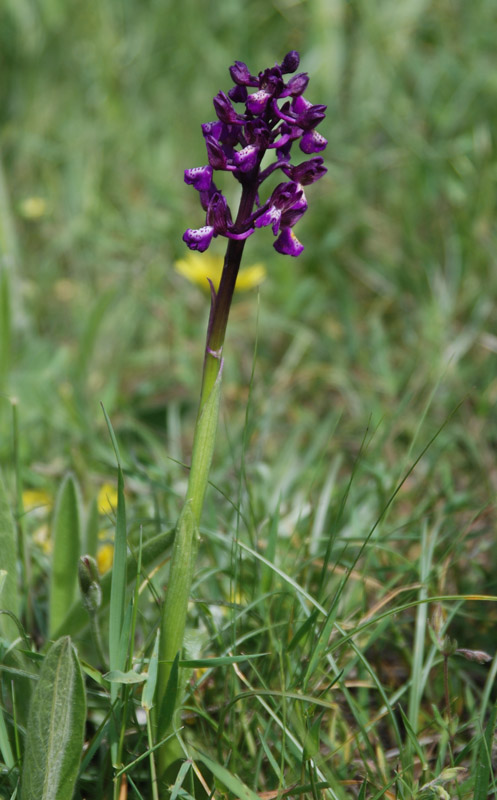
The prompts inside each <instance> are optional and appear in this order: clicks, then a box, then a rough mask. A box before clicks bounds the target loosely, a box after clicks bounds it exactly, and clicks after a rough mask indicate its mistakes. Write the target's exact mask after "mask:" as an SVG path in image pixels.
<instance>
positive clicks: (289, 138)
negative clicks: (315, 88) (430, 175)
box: [183, 50, 328, 256]
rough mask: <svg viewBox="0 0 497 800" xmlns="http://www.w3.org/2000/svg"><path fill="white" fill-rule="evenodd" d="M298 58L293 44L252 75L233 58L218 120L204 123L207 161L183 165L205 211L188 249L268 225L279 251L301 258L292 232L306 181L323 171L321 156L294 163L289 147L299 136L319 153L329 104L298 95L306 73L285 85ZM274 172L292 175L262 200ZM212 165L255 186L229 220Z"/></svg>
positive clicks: (218, 99) (187, 238)
mask: <svg viewBox="0 0 497 800" xmlns="http://www.w3.org/2000/svg"><path fill="white" fill-rule="evenodd" d="M299 62H300V57H299V54H298V53H297V52H296V51H295V50H292V51H291V52H290V53H287V55H286V56H285V58H284V59H283V61H282V62H281V64H275V66H274V67H270V68H269V69H266V70H264V71H263V72H259V74H258V75H257V76H254V75H252V74H251V73H250V72H249V69H248V67H247V65H246V64H244V63H243V62H242V61H235V63H234V65H233V66H232V67H230V75H231V77H232V79H233V81H234V84H235V85H234V87H233V88H232V89H230V91H229V92H228V94H225V93H224V92H218V94H217V95H216V96H215V98H214V109H215V111H216V115H217V120H216V121H215V122H207V123H204V124H203V125H202V133H203V136H204V140H205V146H206V149H207V157H208V162H209V163H208V165H207V166H203V167H193V168H192V169H187V170H185V182H186V183H188V184H190V185H191V186H193V187H194V188H195V189H197V191H198V192H199V195H200V202H201V204H202V208H203V209H204V211H205V212H206V217H205V225H204V226H203V227H201V228H198V229H192V228H188V230H187V231H185V233H184V235H183V241H184V242H186V244H187V245H188V247H189V248H190V249H191V250H198V251H200V252H203V251H204V250H207V248H208V247H209V245H210V243H211V241H212V239H213V238H214V237H216V236H225V237H227V238H228V239H238V240H244V239H246V238H247V237H249V236H250V235H251V234H252V233H254V231H255V230H256V228H261V227H265V226H271V228H272V230H273V233H274V235H275V236H277V239H276V241H275V243H274V247H275V249H276V250H277V251H278V252H279V253H283V254H284V255H291V256H298V255H300V253H301V252H302V250H303V249H304V247H303V245H302V244H301V243H300V242H299V240H298V239H297V237H296V236H295V234H294V232H293V230H292V228H293V226H294V225H295V223H296V222H297V221H298V220H299V219H300V218H301V217H302V216H303V214H304V212H305V211H306V209H307V201H306V197H305V193H304V188H303V187H304V186H308V185H309V184H311V183H314V182H315V181H317V180H318V179H319V178H321V177H322V176H323V175H324V174H325V172H326V171H327V170H326V167H325V166H324V164H323V159H322V158H321V157H320V156H317V157H316V156H314V157H313V158H310V159H308V160H307V161H303V162H301V163H300V164H292V163H291V162H290V152H291V148H292V145H293V143H294V142H297V141H298V142H299V147H300V149H301V151H302V152H303V153H305V154H306V155H311V154H314V153H319V152H321V151H322V150H324V149H325V147H326V145H327V144H328V142H327V141H326V139H325V138H324V136H322V135H321V134H320V133H318V132H317V131H316V127H317V125H318V124H319V123H320V122H321V121H322V120H323V119H324V117H325V110H326V106H323V105H313V104H312V103H310V102H309V101H308V100H306V99H305V97H304V96H303V93H304V91H305V90H306V88H307V85H308V83H309V78H308V75H307V74H306V73H305V72H302V73H299V74H297V75H293V77H291V78H290V79H289V80H288V81H287V82H286V83H285V81H284V79H283V76H284V75H286V74H288V73H294V72H296V70H297V69H298V66H299ZM249 89H254V90H255V91H252V92H250V91H249ZM234 104H238V105H243V106H244V109H242V111H238V110H237V109H236V108H235V105H234ZM267 151H274V155H275V159H274V161H272V162H271V163H270V164H269V166H267V167H265V168H264V169H263V170H261V163H262V159H263V158H264V155H265V154H266V152H267ZM276 170H281V171H282V172H283V174H284V175H285V176H286V177H287V178H288V179H289V180H288V181H287V182H284V183H280V184H279V185H278V186H277V187H276V188H275V189H274V191H273V192H272V193H271V195H270V197H269V198H268V199H267V200H266V201H265V202H264V203H261V202H260V199H259V188H260V186H261V184H262V183H263V182H264V181H265V180H266V179H267V178H268V177H269V176H270V175H272V174H273V172H275V171H276ZM214 171H223V172H231V173H232V174H233V176H234V177H235V178H236V180H237V181H239V183H241V184H242V187H244V188H247V187H249V186H251V187H253V188H254V189H255V191H256V199H255V206H256V209H255V211H254V210H253V208H251V209H243V211H241V212H239V213H238V215H237V218H236V219H235V220H233V218H232V215H231V211H230V208H229V206H228V203H227V201H226V198H225V197H224V195H223V194H222V192H221V191H220V190H219V189H218V187H217V186H216V184H215V183H214V180H213V173H214Z"/></svg>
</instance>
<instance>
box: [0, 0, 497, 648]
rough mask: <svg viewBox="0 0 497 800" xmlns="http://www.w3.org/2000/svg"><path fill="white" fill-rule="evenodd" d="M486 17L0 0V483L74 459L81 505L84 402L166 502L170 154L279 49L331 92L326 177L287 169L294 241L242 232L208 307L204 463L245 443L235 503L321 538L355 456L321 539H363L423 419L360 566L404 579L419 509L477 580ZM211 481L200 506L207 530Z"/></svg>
mask: <svg viewBox="0 0 497 800" xmlns="http://www.w3.org/2000/svg"><path fill="white" fill-rule="evenodd" d="M495 30H496V11H495V4H494V2H493V0H474V2H472V3H468V2H467V1H466V0H431V2H430V1H429V0H403V1H402V2H401V3H399V2H398V0H377V2H374V3H371V2H369V0H350V1H349V2H346V0H307V2H299V0H273V2H268V0H245V2H242V0H224V2H222V3H213V2H207V0H183V2H181V3H179V2H174V1H173V0H97V1H96V2H93V3H81V2H79V0H4V2H3V3H2V4H1V7H0V157H1V169H2V172H1V173H0V179H1V182H0V247H1V253H0V256H1V267H2V275H3V284H2V285H3V290H2V291H3V295H2V297H3V307H2V324H1V326H0V330H1V337H2V341H1V348H0V352H1V354H2V364H1V369H0V375H1V381H2V387H1V391H2V398H1V399H0V403H1V406H2V407H1V412H0V419H1V422H0V424H1V433H2V438H1V441H0V457H1V461H2V464H3V465H4V466H5V468H6V476H7V480H8V482H10V485H12V452H13V448H12V434H11V409H10V405H9V398H13V397H15V398H17V403H18V405H17V408H18V413H19V425H20V438H19V443H20V458H21V465H22V470H23V481H24V485H25V486H26V487H29V488H33V489H36V488H39V487H42V488H50V487H52V489H53V488H54V487H55V485H56V484H57V483H58V482H60V478H61V476H62V475H63V474H64V473H65V471H66V470H67V469H72V470H73V471H74V472H75V473H76V474H77V476H78V479H79V481H80V484H81V486H82V488H83V493H84V496H85V499H86V500H88V501H89V499H90V498H91V497H93V496H95V495H96V493H97V490H98V488H99V487H100V486H101V484H102V482H103V481H104V480H108V479H109V478H112V476H113V468H114V458H113V454H112V450H111V446H110V442H109V440H108V436H107V433H106V429H105V422H104V419H103V415H102V412H101V410H100V403H103V404H104V405H105V408H106V410H107V412H108V414H109V416H110V417H111V419H112V421H113V424H114V427H115V430H116V433H117V435H118V437H119V440H120V442H121V443H122V446H123V448H124V452H125V454H126V455H125V457H126V459H127V468H128V475H129V476H130V480H129V486H130V487H131V489H132V490H133V491H134V492H135V493H136V495H137V496H140V493H142V494H144V495H146V496H147V498H148V493H152V494H154V492H155V491H156V490H157V492H156V494H154V498H155V500H154V502H156V505H157V504H158V506H159V507H160V509H161V512H160V513H161V514H162V515H163V516H164V517H165V518H166V519H168V520H169V519H170V520H174V519H175V516H176V513H177V510H178V507H179V501H178V500H177V499H176V493H179V495H181V491H182V487H183V484H184V478H185V475H184V471H183V470H182V468H181V467H180V466H179V465H178V463H177V462H178V461H180V462H186V463H187V462H188V459H189V447H190V445H191V433H192V430H193V422H194V418H195V413H196V406H197V398H198V392H199V379H200V369H201V362H202V344H203V341H204V336H205V323H206V319H207V313H208V307H207V302H208V301H207V297H206V294H205V293H204V292H202V290H201V289H200V288H198V287H197V286H195V285H192V284H189V283H188V282H187V281H186V280H185V278H184V277H182V276H181V275H179V274H178V273H177V272H175V269H174V263H175V261H176V260H177V259H178V258H181V257H183V256H184V255H185V247H184V244H183V242H182V241H181V236H182V233H183V231H184V229H185V228H186V227H190V226H192V227H198V226H199V225H201V224H202V212H201V209H200V206H199V204H198V198H197V196H196V193H195V192H193V191H192V189H191V188H190V187H187V186H185V184H184V183H183V170H184V168H186V167H191V166H198V165H201V164H203V163H205V160H206V156H205V152H204V145H203V140H202V136H201V132H200V124H201V123H202V122H204V121H207V120H210V119H212V118H213V115H214V112H213V107H212V97H213V95H214V94H216V93H217V91H219V90H220V89H223V90H227V88H228V87H229V85H230V78H229V74H228V67H229V66H230V64H232V63H233V62H234V60H236V59H239V60H243V61H245V62H247V63H248V65H249V67H250V68H251V69H252V71H258V70H260V69H263V68H265V67H266V66H268V65H270V64H272V63H274V62H275V61H280V60H281V59H282V57H283V56H284V55H285V53H286V52H287V51H288V50H290V49H297V50H299V51H300V53H301V69H302V70H305V71H307V72H309V74H310V76H311V82H310V86H309V89H308V91H307V93H306V96H307V97H308V98H309V99H310V100H311V101H313V102H316V103H326V104H327V105H328V116H327V119H326V121H325V122H324V123H323V124H322V126H321V128H320V130H321V131H322V133H323V134H324V135H325V136H326V137H327V138H328V140H329V145H328V149H327V151H326V152H325V153H324V156H325V159H326V163H327V166H328V169H329V172H328V175H327V176H326V178H325V179H324V180H322V181H320V182H319V183H318V184H316V185H315V186H312V187H310V188H309V191H308V200H309V206H310V209H309V212H308V214H307V215H306V217H305V218H304V220H303V221H302V223H301V224H300V226H299V233H298V235H299V238H300V239H301V240H302V242H303V243H304V245H305V248H306V249H305V251H304V253H303V254H302V256H301V257H300V258H299V259H297V260H292V259H290V258H285V257H283V256H279V255H278V254H277V253H276V252H275V251H274V250H273V248H272V246H271V245H272V237H271V234H270V232H267V231H266V232H261V233H260V235H259V234H258V235H257V236H254V237H253V238H252V239H250V241H249V242H248V244H247V248H246V254H245V264H250V263H252V262H263V263H264V264H265V266H266V270H267V276H268V277H267V280H266V281H265V283H264V284H263V285H262V286H261V289H260V296H259V299H257V296H256V292H252V293H251V294H246V293H244V294H239V296H238V297H237V300H236V303H235V306H234V309H233V314H232V320H231V323H230V329H229V332H228V356H227V361H226V372H225V384H224V401H223V402H224V411H223V419H224V423H223V424H222V426H221V429H220V431H219V437H218V439H219V443H218V450H217V456H216V464H215V470H214V476H213V480H214V482H215V483H216V484H217V485H218V486H219V487H220V488H221V489H222V490H223V491H224V492H225V493H226V494H227V495H228V496H230V494H231V496H232V492H233V486H237V476H238V474H239V469H240V463H241V453H242V451H243V453H244V456H243V457H244V470H245V472H244V475H245V476H246V487H247V491H248V495H249V498H250V509H251V513H252V514H253V518H254V520H255V523H254V524H257V520H259V521H260V519H263V518H265V515H267V510H268V508H269V509H273V510H274V508H275V506H276V504H277V502H278V500H279V498H280V499H282V501H283V503H284V505H283V512H282V514H283V517H284V513H287V515H288V520H287V522H285V519H284V518H283V519H282V523H281V526H282V531H283V534H282V535H285V530H287V531H290V530H293V528H292V525H296V524H297V522H298V523H299V524H303V526H304V529H305V535H306V536H307V535H308V533H309V531H310V530H311V529H312V530H314V535H316V536H318V537H319V536H320V535H321V533H323V531H325V530H326V520H329V519H331V517H332V516H333V515H334V514H335V511H336V504H337V503H338V501H339V500H340V497H342V496H343V491H344V487H346V486H347V483H348V480H349V477H350V474H351V471H352V469H353V468H354V464H355V463H356V460H357V459H358V456H359V454H360V457H359V465H358V467H357V469H356V473H355V478H354V482H353V487H352V489H351V493H350V496H349V500H348V504H347V511H346V512H344V521H345V523H347V525H348V526H349V527H348V528H344V531H345V532H344V534H343V535H344V536H345V537H347V536H348V537H349V539H350V542H351V543H353V542H354V541H357V542H359V543H360V542H361V540H363V538H364V536H365V535H366V533H368V532H369V530H370V528H371V526H372V524H373V523H374V521H375V519H376V518H377V516H378V514H379V512H380V511H381V509H382V508H383V506H384V504H385V502H387V500H388V499H389V497H391V495H392V492H393V491H394V489H395V487H396V486H397V485H398V482H399V480H400V479H401V477H402V475H403V474H404V473H405V472H406V470H407V469H408V467H409V466H410V465H411V464H412V463H413V461H414V459H415V458H416V457H417V456H418V455H419V454H420V453H421V451H422V450H423V448H424V447H425V446H426V445H427V444H428V442H429V441H430V440H431V439H432V438H433V437H434V436H435V435H436V434H437V431H439V429H441V430H440V432H439V434H438V435H437V436H436V438H435V441H434V442H433V443H432V444H431V446H430V447H429V449H428V450H427V452H426V453H425V455H424V456H423V458H422V459H421V461H420V463H419V464H418V466H417V468H416V470H415V471H414V472H413V473H412V475H411V476H410V477H409V479H408V481H406V483H405V484H404V486H403V488H402V490H401V493H400V495H399V497H398V499H397V502H396V503H395V505H394V509H393V511H392V512H391V514H390V516H389V517H388V518H387V520H385V525H384V526H380V529H378V531H377V539H376V540H375V539H374V538H373V540H372V543H373V542H374V541H376V545H375V547H374V548H371V550H370V551H368V552H369V555H368V554H366V555H365V559H366V561H365V564H364V569H365V570H366V572H367V571H368V570H370V571H373V570H374V574H375V575H376V576H377V577H379V578H381V579H383V578H385V579H386V578H387V577H388V576H389V575H392V574H395V575H396V578H395V580H394V583H395V582H397V581H399V580H400V581H401V582H402V581H405V582H406V583H407V582H409V581H411V580H416V577H417V576H416V575H414V574H411V573H410V571H411V569H412V565H413V563H414V560H415V558H416V556H417V554H419V531H420V525H421V522H420V520H421V519H424V520H429V522H430V524H432V523H433V521H436V522H437V525H439V530H440V538H439V540H438V541H439V544H437V547H438V548H439V549H438V550H437V553H438V556H439V558H438V560H437V559H435V563H436V568H435V577H434V584H436V589H438V590H440V591H444V590H455V589H457V590H458V591H459V590H460V591H464V590H471V591H480V592H482V591H489V592H491V593H495V592H496V588H495V574H496V571H495V567H496V566H497V565H496V564H495V548H493V541H494V532H495V509H494V502H495V490H496V483H497V472H496V468H495V452H496V445H497V428H496V419H495V407H496V400H497V376H496V366H497V332H496V329H495V320H496V311H497V270H496V263H495V261H496V255H495V254H496V251H497V248H496V219H495V206H496V197H497V193H496V180H497V142H496V131H497V72H496V70H495ZM222 246H223V243H222V242H221V241H216V242H215V247H216V248H217V252H218V254H219V255H221V254H222ZM256 340H257V357H256V362H255V375H254V379H253V382H252V383H251V372H252V368H253V363H254V351H255V343H256ZM249 385H251V400H250V409H249V413H248V416H247V418H246V403H247V398H248V393H249ZM364 441H365V445H363V442H364ZM144 476H146V477H144ZM144 484H146V486H145V488H144ZM151 487H152V488H151ZM219 498H220V495H219V494H218V493H217V492H214V491H212V492H211V495H210V497H209V498H208V503H207V509H206V525H212V526H217V527H220V528H221V529H223V522H222V512H220V507H219ZM222 503H224V501H222ZM222 503H221V505H222ZM285 503H286V505H285ZM226 509H227V510H226V512H225V513H226V515H228V512H229V510H230V505H229V503H228V502H226ZM316 509H318V510H319V513H320V514H321V515H322V517H323V518H322V519H321V518H320V520H318V521H316V519H315V516H314V514H315V513H316ZM137 513H138V512H137ZM143 513H145V512H143ZM220 513H221V519H220V516H219V515H220ZM285 525H286V528H285ZM306 525H307V528H306ZM313 525H314V528H313ZM316 526H317V527H316ZM226 527H229V526H228V524H227V523H226ZM316 531H317V533H316ZM288 535H290V534H289V533H288ZM292 546H293V547H294V546H295V542H293V545H292ZM368 559H369V561H368ZM395 570H397V572H395ZM475 613H476V612H475ZM481 613H482V614H483V613H485V616H488V615H490V611H489V610H488V609H486V610H485V612H483V611H482V612H481ZM491 613H492V614H494V612H491ZM482 630H483V628H482ZM464 635H465V636H466V637H467V638H468V639H471V637H472V635H473V631H472V630H470V629H468V630H466V631H465V634H464ZM478 641H479V646H483V644H484V643H482V642H481V641H480V640H478ZM461 644H467V645H468V646H470V645H471V644H473V645H474V644H475V642H473V641H471V642H470V641H466V640H465V642H464V643H463V642H461Z"/></svg>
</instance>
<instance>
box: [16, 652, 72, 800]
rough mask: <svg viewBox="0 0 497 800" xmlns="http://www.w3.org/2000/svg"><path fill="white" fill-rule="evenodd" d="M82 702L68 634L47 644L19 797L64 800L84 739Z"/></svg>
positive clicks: (30, 720)
mask: <svg viewBox="0 0 497 800" xmlns="http://www.w3.org/2000/svg"><path fill="white" fill-rule="evenodd" d="M85 719H86V700H85V689H84V684H83V676H82V673H81V667H80V664H79V660H78V656H77V654H76V651H75V649H74V647H73V645H72V643H71V639H70V637H69V636H64V637H62V638H61V639H59V640H58V641H57V642H55V644H53V645H52V647H51V648H50V650H49V651H48V653H47V655H46V657H45V661H44V662H43V666H42V668H41V673H40V679H39V681H38V684H37V686H36V689H35V691H34V694H33V698H32V700H31V705H30V709H29V718H28V727H27V732H26V749H25V754H24V764H23V771H22V785H21V800H70V798H71V797H72V795H73V792H74V786H75V783H76V778H77V776H78V769H79V763H80V758H81V752H82V748H83V741H84V726H85Z"/></svg>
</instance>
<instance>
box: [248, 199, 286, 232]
mask: <svg viewBox="0 0 497 800" xmlns="http://www.w3.org/2000/svg"><path fill="white" fill-rule="evenodd" d="M280 220H281V211H280V209H279V208H276V206H274V205H271V206H269V208H268V209H267V211H265V212H264V214H261V215H260V216H258V217H256V219H255V221H254V224H255V227H256V228H265V227H266V226H267V225H272V227H273V233H274V235H275V236H276V234H277V233H278V230H279V227H280Z"/></svg>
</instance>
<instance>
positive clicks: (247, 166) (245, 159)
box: [233, 144, 259, 172]
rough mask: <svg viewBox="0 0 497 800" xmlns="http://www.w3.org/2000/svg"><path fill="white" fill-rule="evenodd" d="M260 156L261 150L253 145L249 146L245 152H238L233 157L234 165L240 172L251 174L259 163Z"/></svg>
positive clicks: (245, 148)
mask: <svg viewBox="0 0 497 800" xmlns="http://www.w3.org/2000/svg"><path fill="white" fill-rule="evenodd" d="M258 155H259V148H257V147H255V145H253V144H249V145H247V147H244V148H243V150H238V151H237V152H235V154H234V155H233V164H235V165H236V167H237V168H238V169H239V170H240V172H250V170H251V169H253V168H254V167H255V165H256V163H257V157H258Z"/></svg>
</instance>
